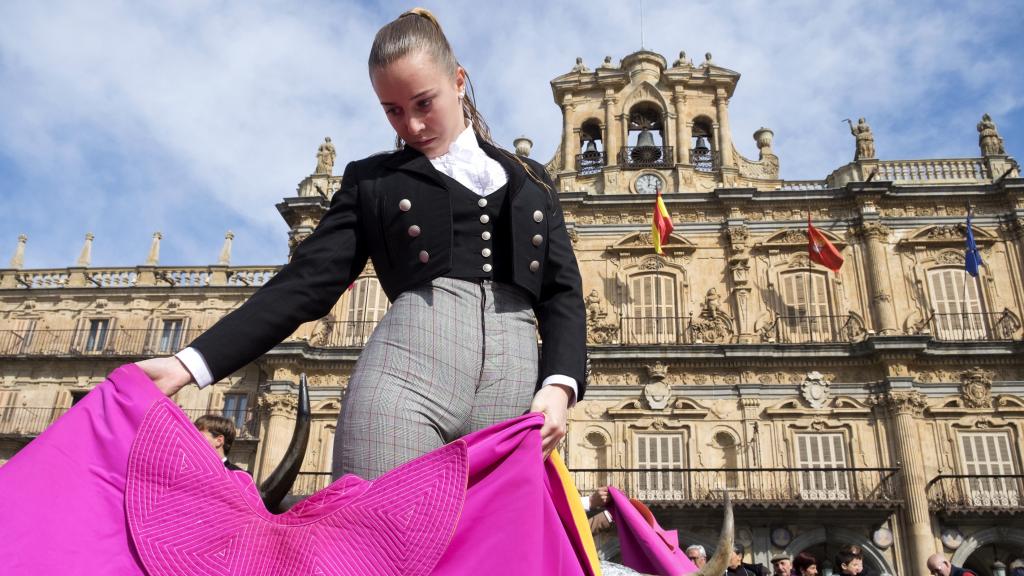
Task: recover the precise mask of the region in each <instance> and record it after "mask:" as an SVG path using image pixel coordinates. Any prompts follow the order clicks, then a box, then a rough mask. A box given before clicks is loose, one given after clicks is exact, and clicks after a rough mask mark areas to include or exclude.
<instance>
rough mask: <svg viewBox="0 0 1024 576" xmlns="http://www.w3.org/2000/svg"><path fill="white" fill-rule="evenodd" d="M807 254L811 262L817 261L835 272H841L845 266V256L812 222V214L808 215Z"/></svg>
mask: <svg viewBox="0 0 1024 576" xmlns="http://www.w3.org/2000/svg"><path fill="white" fill-rule="evenodd" d="M807 254H808V256H809V257H810V258H811V262H817V263H818V264H821V265H822V266H824V267H825V268H828V269H829V270H831V271H833V272H839V269H840V268H841V267H842V266H843V256H842V254H840V253H839V249H838V248H836V247H835V246H834V245H833V244H832V243H831V242H829V241H828V238H825V235H824V234H822V233H821V231H820V230H818V229H817V228H815V227H814V224H811V215H810V214H808V215H807Z"/></svg>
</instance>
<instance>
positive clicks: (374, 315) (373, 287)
mask: <svg viewBox="0 0 1024 576" xmlns="http://www.w3.org/2000/svg"><path fill="white" fill-rule="evenodd" d="M390 306H391V303H390V302H388V296H387V294H385V293H384V290H383V289H382V288H381V286H380V282H379V281H378V280H377V279H376V278H360V279H359V280H356V281H355V283H354V284H352V288H350V289H349V299H348V310H347V311H346V312H345V322H344V325H343V326H342V331H341V335H340V341H339V344H340V345H341V346H362V345H363V344H365V343H366V341H367V340H368V339H369V338H370V333H371V332H373V329H374V328H376V327H377V323H378V322H380V319H381V318H383V317H384V314H386V313H387V311H388V308H389V307H390Z"/></svg>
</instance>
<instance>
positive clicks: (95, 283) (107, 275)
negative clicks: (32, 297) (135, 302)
mask: <svg viewBox="0 0 1024 576" xmlns="http://www.w3.org/2000/svg"><path fill="white" fill-rule="evenodd" d="M279 268H280V267H278V266H173V267H172V266H137V267H132V268H127V267H126V268H53V269H36V270H14V269H0V289H22V290H49V289H55V288H101V289H107V288H133V287H139V286H159V287H174V288H203V287H208V286H234V287H259V286H262V285H264V284H266V283H267V282H268V281H269V280H270V279H271V278H273V277H274V274H276V273H277V271H278V270H279Z"/></svg>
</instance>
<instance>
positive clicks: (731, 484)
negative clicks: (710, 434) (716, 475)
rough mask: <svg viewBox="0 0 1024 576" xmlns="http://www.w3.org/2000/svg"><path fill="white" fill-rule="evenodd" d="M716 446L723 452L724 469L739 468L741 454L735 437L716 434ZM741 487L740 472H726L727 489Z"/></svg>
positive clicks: (721, 433) (720, 433) (726, 434)
mask: <svg viewBox="0 0 1024 576" xmlns="http://www.w3.org/2000/svg"><path fill="white" fill-rule="evenodd" d="M715 444H716V445H717V446H718V447H719V448H720V449H721V450H722V459H723V460H722V468H734V469H735V468H739V466H740V465H739V454H738V449H737V446H736V439H735V438H733V435H732V434H729V433H728V432H719V433H717V434H715ZM739 485H740V475H739V472H736V471H735V470H726V472H725V487H726V488H738V487H739Z"/></svg>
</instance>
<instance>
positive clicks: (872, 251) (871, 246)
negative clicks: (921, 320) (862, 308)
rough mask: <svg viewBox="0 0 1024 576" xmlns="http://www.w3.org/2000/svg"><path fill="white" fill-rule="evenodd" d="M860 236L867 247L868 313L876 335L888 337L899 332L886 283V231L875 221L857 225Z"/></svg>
mask: <svg viewBox="0 0 1024 576" xmlns="http://www.w3.org/2000/svg"><path fill="white" fill-rule="evenodd" d="M860 234H861V236H862V237H863V238H864V241H865V243H866V244H867V251H866V252H867V258H866V261H865V262H864V267H865V268H867V273H868V290H870V291H871V292H870V296H871V314H872V316H873V318H874V328H875V330H876V332H877V333H878V334H881V335H891V334H896V333H897V332H898V331H899V328H898V326H899V325H898V323H897V321H896V309H895V308H894V307H893V302H892V286H891V283H890V281H889V262H888V258H887V257H886V250H885V241H886V239H887V238H888V237H889V228H887V227H885V226H883V225H882V224H879V223H877V222H867V223H864V224H863V225H862V226H861V229H860Z"/></svg>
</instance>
